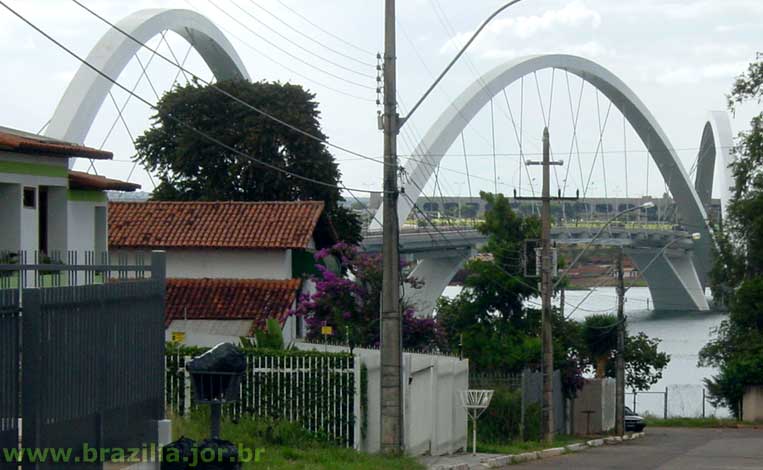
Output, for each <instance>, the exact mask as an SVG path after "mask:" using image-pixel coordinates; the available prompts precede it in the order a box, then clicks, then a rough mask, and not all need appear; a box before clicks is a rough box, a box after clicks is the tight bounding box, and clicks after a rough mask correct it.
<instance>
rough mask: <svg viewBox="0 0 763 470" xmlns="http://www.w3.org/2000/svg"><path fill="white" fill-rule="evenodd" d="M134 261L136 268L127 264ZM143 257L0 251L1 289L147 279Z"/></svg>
mask: <svg viewBox="0 0 763 470" xmlns="http://www.w3.org/2000/svg"><path fill="white" fill-rule="evenodd" d="M128 261H132V263H133V264H128ZM149 261H150V259H148V258H147V257H146V256H145V254H144V253H137V254H135V255H134V257H133V258H132V259H130V258H128V257H127V256H126V255H125V254H120V255H117V256H113V255H111V254H110V253H108V252H95V251H87V250H71V251H63V252H61V251H51V252H50V253H45V252H42V251H0V266H1V267H2V268H0V289H18V288H22V289H23V288H26V287H65V286H81V285H93V284H104V283H106V282H108V281H113V280H126V279H145V278H147V277H149V276H150V274H151V267H150V265H149Z"/></svg>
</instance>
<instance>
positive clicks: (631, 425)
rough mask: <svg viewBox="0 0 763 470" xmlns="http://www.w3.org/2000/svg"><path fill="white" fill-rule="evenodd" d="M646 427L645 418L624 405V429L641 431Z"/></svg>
mask: <svg viewBox="0 0 763 470" xmlns="http://www.w3.org/2000/svg"><path fill="white" fill-rule="evenodd" d="M645 427H646V420H645V419H644V418H642V417H641V416H639V415H637V414H636V413H634V412H633V411H632V410H631V409H630V408H628V407H627V406H626V407H625V430H626V431H633V432H641V431H643V430H644V428H645Z"/></svg>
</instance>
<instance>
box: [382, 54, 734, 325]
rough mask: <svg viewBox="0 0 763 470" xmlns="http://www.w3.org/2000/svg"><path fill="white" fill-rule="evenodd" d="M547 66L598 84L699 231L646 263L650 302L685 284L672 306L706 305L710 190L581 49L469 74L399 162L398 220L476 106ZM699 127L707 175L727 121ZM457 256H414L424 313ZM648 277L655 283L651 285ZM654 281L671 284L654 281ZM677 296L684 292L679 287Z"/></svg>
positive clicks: (725, 158)
mask: <svg viewBox="0 0 763 470" xmlns="http://www.w3.org/2000/svg"><path fill="white" fill-rule="evenodd" d="M551 68H553V69H560V70H565V71H567V72H569V73H571V74H574V75H577V76H579V77H580V78H582V79H583V80H585V81H587V82H588V83H590V84H591V85H593V86H594V87H595V88H596V89H598V90H599V91H600V92H601V93H602V94H604V95H605V96H606V97H607V98H608V99H609V100H610V101H611V102H612V104H613V105H614V106H616V107H617V108H618V109H619V110H620V112H621V113H622V114H623V115H624V116H625V118H626V119H627V120H628V122H629V123H630V125H631V126H632V127H633V129H634V130H635V131H636V133H637V134H638V136H639V138H640V139H641V141H642V142H643V144H644V145H645V146H646V148H647V150H648V151H649V153H650V155H651V157H652V159H653V160H654V162H655V163H656V165H657V167H658V168H659V170H660V173H661V174H662V177H663V179H664V180H665V182H666V184H667V186H668V188H669V189H670V191H671V193H672V195H673V198H674V199H675V201H676V204H677V208H678V211H679V213H680V215H681V218H682V221H683V224H684V225H685V226H686V227H687V229H688V230H689V231H690V232H699V233H700V234H701V238H700V239H699V240H697V241H695V242H694V243H693V251H694V255H693V256H689V257H687V256H684V257H683V258H680V259H678V258H673V259H669V257H668V255H667V254H662V255H660V257H659V258H660V259H658V260H657V261H656V262H655V263H653V264H654V265H653V266H652V267H651V268H650V271H653V272H652V273H651V275H649V274H645V277H647V280H648V281H649V277H652V280H651V281H652V282H650V289H652V295H653V298H654V300H655V304H656V306H658V305H659V304H662V305H668V304H671V302H670V301H668V300H666V299H667V298H668V297H669V296H672V295H675V294H673V293H667V292H668V289H670V290H673V291H679V290H680V291H683V294H684V295H683V299H681V300H679V301H677V302H673V303H672V304H671V305H675V307H676V308H680V309H683V308H686V309H698V310H707V309H708V308H709V306H708V303H707V300H706V299H705V296H704V286H705V283H706V277H707V276H706V275H707V273H708V272H709V271H710V268H711V262H712V261H711V247H712V244H713V235H712V228H711V226H710V224H709V220H708V215H707V211H706V205H705V204H706V203H709V200H710V198H709V196H707V197H706V198H704V199H703V198H701V197H700V195H699V194H698V191H697V190H696V189H695V184H694V183H693V182H692V181H691V180H690V178H689V175H688V174H687V172H686V170H685V169H684V166H683V164H682V163H681V161H680V159H679V158H678V155H677V154H676V151H675V148H674V147H673V145H671V143H670V141H669V139H668V137H667V135H666V134H665V132H664V131H663V130H662V128H661V127H660V125H659V123H658V122H657V120H656V119H655V118H654V116H653V115H652V114H651V112H650V111H649V109H648V108H647V107H646V105H645V104H644V103H643V102H642V101H641V100H640V99H639V98H638V97H637V96H636V94H635V93H634V92H633V91H632V90H631V89H630V88H629V87H628V86H627V85H626V84H625V83H624V82H623V81H622V80H620V79H619V78H618V77H617V76H615V75H614V74H613V73H612V72H610V71H609V70H607V69H606V68H604V67H602V66H601V65H599V64H597V63H595V62H592V61H590V60H588V59H584V58H582V57H577V56H573V55H566V54H551V55H535V56H528V57H523V58H519V59H515V60H512V61H509V62H507V63H505V64H502V65H499V66H497V67H496V68H494V69H493V70H492V71H490V72H488V73H487V74H485V75H484V76H482V77H480V78H479V79H477V80H476V81H475V82H473V83H472V84H471V85H470V86H469V87H468V88H467V89H466V90H465V91H464V92H463V93H461V95H460V96H459V97H458V98H457V99H456V100H455V101H454V102H453V105H452V106H449V107H448V109H447V110H446V111H445V112H443V114H442V115H441V116H440V118H439V119H438V120H437V121H436V122H435V123H434V125H433V126H432V127H431V128H430V129H429V131H428V132H427V133H426V134H425V136H424V137H423V139H422V140H421V141H420V142H419V144H418V145H417V147H416V149H415V150H414V152H413V155H414V156H415V157H416V158H415V159H409V161H408V163H407V165H406V167H405V173H406V175H407V180H406V181H404V182H403V183H402V184H401V190H402V191H405V193H406V194H407V195H408V197H407V198H400V199H399V200H398V217H399V222H400V223H401V224H402V222H403V221H405V220H406V219H407V217H408V215H409V214H410V212H411V210H412V209H413V201H415V200H417V199H418V197H419V196H420V193H421V188H424V187H425V185H426V183H427V182H428V181H429V179H430V178H431V177H432V176H433V174H434V172H435V169H436V168H437V167H438V164H439V163H440V160H441V159H442V158H443V155H444V154H445V152H446V151H447V150H448V149H449V148H450V147H451V145H452V144H453V143H454V142H455V140H456V139H457V138H458V136H459V135H460V134H461V132H462V131H463V130H464V128H465V127H466V126H467V124H468V123H469V122H470V121H471V120H472V119H473V118H474V117H475V116H476V115H477V113H478V112H479V111H480V110H481V109H482V108H483V107H485V106H486V105H487V104H488V103H489V102H490V100H491V99H492V98H493V97H494V96H495V95H497V94H498V93H501V92H502V90H503V89H504V88H506V87H508V86H509V85H511V84H512V83H514V82H515V81H517V80H519V79H520V78H522V77H524V76H526V75H529V74H533V73H534V72H537V71H539V70H543V69H551ZM705 133H706V134H708V136H710V137H703V148H704V149H705V150H704V152H705V153H706V157H705V158H703V159H700V161H699V163H700V164H701V168H698V172H700V171H701V175H702V177H703V178H705V176H704V175H705V174H706V173H707V171H708V170H709V174H710V176H709V179H710V180H712V178H713V174H714V168H715V162H716V160H718V161H719V162H723V163H725V164H728V163H729V162H730V158H729V155H728V146H729V144H728V142H729V141H730V128H729V126H728V120H727V118H726V121H724V120H723V117H722V116H720V114H718V113H713V114H711V118H710V120H709V122H708V124H707V126H706V129H705ZM711 137H712V138H711ZM723 149H725V150H726V152H725V153H723V152H722V150H723ZM716 153H719V154H720V155H721V158H719V159H716V158H715V155H716ZM711 154H712V155H711ZM708 167H709V168H708ZM727 173H728V172H727V171H726V172H723V174H724V176H723V177H722V180H723V185H724V190H725V191H726V196H727V195H728V188H729V184H728V176H727ZM697 185H698V187H700V188H702V190H703V195H704V194H705V191H706V190H705V188H707V181H706V178H705V179H699V178H698V180H697ZM710 185H711V186H710V193H712V181H711V182H710ZM710 193H708V194H710ZM722 194H723V190H722ZM726 196H724V204H725V203H726V202H727V197H726ZM383 214H384V212H383V207H380V208H379V209H378V211H377V213H376V218H375V220H374V221H373V222H372V223H371V227H370V228H371V230H375V229H376V230H378V229H380V228H381V227H380V222H379V221H381V223H383ZM640 254H641V256H635V255H637V254H634V256H633V258H634V260H635V261H636V263H637V264H639V265H644V264H646V262H645V260H647V259H651V257H650V258H647V257H646V256H645V255H644V253H643V252H642V253H640ZM687 258H688V259H687ZM462 263H463V257H462V258H461V259H460V261H459V258H457V257H453V258H452V259H451V258H442V257H441V258H437V259H422V260H421V261H419V265H418V266H417V268H416V270H415V272H414V275H416V276H418V277H419V278H421V279H427V280H428V282H430V283H431V285H429V286H427V287H425V288H424V289H423V290H422V291H421V292H416V293H414V296H415V297H417V298H416V299H414V300H416V301H418V302H419V304H420V310H423V311H424V312H425V313H426V312H431V309H432V307H433V304H434V300H433V299H435V298H436V296H439V295H440V293H441V292H442V290H443V289H444V288H445V286H447V284H448V283H449V281H450V279H451V278H452V276H453V275H454V274H455V273H456V272H457V271H458V269H459V267H460V266H461V264H462ZM642 267H643V266H642ZM446 278H447V279H446ZM652 284H654V286H651V285H652ZM658 285H659V286H666V285H667V286H669V287H657V286H658ZM659 289H663V290H664V292H662V293H660V292H658V290H659ZM678 297H682V296H681V295H678Z"/></svg>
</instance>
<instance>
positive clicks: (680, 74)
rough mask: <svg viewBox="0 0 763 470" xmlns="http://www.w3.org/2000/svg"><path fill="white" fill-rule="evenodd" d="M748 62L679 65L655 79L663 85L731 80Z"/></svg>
mask: <svg viewBox="0 0 763 470" xmlns="http://www.w3.org/2000/svg"><path fill="white" fill-rule="evenodd" d="M747 65H748V64H747V62H726V63H717V64H709V65H704V66H684V67H677V68H673V69H672V70H669V71H668V72H665V73H663V74H661V75H657V76H656V77H655V78H654V80H655V81H656V82H657V83H660V84H662V85H688V84H695V83H701V82H704V81H707V80H723V81H726V82H729V83H730V82H731V81H732V80H733V79H734V77H736V76H737V75H739V74H740V73H741V72H743V71H744V70H745V69H746V68H747Z"/></svg>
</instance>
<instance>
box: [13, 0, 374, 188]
mask: <svg viewBox="0 0 763 470" xmlns="http://www.w3.org/2000/svg"><path fill="white" fill-rule="evenodd" d="M73 1H75V2H76V0H73ZM0 5H2V6H3V7H4V8H5V9H6V10H8V11H10V12H11V13H12V14H13V15H15V16H16V17H18V18H19V19H20V20H21V21H23V22H24V23H26V24H27V25H29V26H30V27H31V28H32V29H34V30H35V31H37V32H38V33H40V34H41V35H42V36H44V37H45V38H46V39H48V40H49V41H51V42H52V43H53V44H55V45H56V46H58V47H59V48H60V49H62V50H64V51H65V52H66V53H68V54H69V55H71V56H72V57H74V58H75V59H77V60H78V61H79V62H81V63H82V64H83V65H85V66H86V67H88V68H89V69H91V70H92V71H93V72H95V73H97V74H98V75H100V76H101V77H103V78H105V79H106V80H108V81H109V82H111V83H112V84H113V85H116V86H117V87H119V88H120V89H121V90H122V91H124V92H126V93H128V94H130V95H132V96H133V97H134V98H135V99H137V100H138V101H140V102H142V103H143V104H145V105H146V106H148V107H150V108H151V109H154V110H155V111H159V109H158V108H157V107H156V106H155V105H153V104H151V103H150V102H149V101H148V100H146V99H145V98H143V97H142V96H140V95H138V94H136V93H134V92H132V91H130V89H129V88H127V87H126V86H124V85H122V84H121V83H119V82H118V81H116V80H114V79H113V78H111V77H109V76H108V75H106V74H105V73H104V72H103V71H101V70H100V69H98V68H97V67H95V66H94V65H93V64H91V63H90V62H88V61H87V60H85V59H83V58H82V57H80V56H79V55H78V54H77V53H75V52H74V51H72V50H71V49H69V48H68V47H66V46H65V45H63V44H62V43H61V42H59V41H58V40H56V39H55V38H54V37H53V36H51V35H49V34H48V33H46V32H45V31H44V30H42V29H41V28H40V27H38V26H37V25H35V24H34V23H32V22H31V21H30V20H28V19H27V18H26V17H24V16H23V15H21V14H20V13H18V12H17V11H16V10H14V9H13V8H11V7H9V6H8V5H7V4H6V3H5V2H4V1H3V0H0ZM157 55H158V56H160V57H161V54H158V53H157ZM165 60H166V59H165ZM263 113H264V112H263ZM166 117H167V118H168V119H170V120H172V121H174V122H175V123H177V124H178V125H180V126H182V127H185V128H186V129H188V130H190V131H192V132H194V133H196V134H198V135H200V136H201V137H203V138H204V139H206V140H208V141H210V142H212V143H214V144H216V145H218V146H220V147H223V148H225V149H226V150H228V151H230V152H233V153H235V154H236V155H239V156H241V157H243V158H246V159H248V160H251V161H253V162H255V163H257V164H259V165H262V166H264V167H266V168H268V169H271V170H274V171H277V172H279V173H282V174H284V175H287V176H291V177H293V178H296V179H300V180H302V181H306V182H309V183H313V184H317V185H320V186H324V187H330V188H333V189H343V190H346V191H355V192H362V193H376V192H378V191H371V190H367V189H357V188H349V187H346V186H344V185H340V184H334V183H327V182H325V181H320V180H316V179H314V178H310V177H307V176H302V175H298V174H296V173H293V172H291V171H289V170H285V169H283V168H279V167H277V166H275V165H273V164H271V163H268V162H265V161H262V160H260V159H257V158H255V157H252V156H251V155H249V154H246V153H244V152H242V151H240V150H237V149H235V148H233V147H231V146H229V145H227V144H225V143H224V142H221V141H220V140H219V139H217V138H215V137H213V136H211V135H209V134H208V133H206V132H204V131H202V130H200V129H197V128H196V127H194V126H192V125H190V124H188V123H186V122H185V121H182V120H180V119H178V118H176V117H174V116H173V115H171V114H167V115H166ZM274 119H275V118H274ZM279 121H280V120H279ZM280 122H282V121H280ZM295 129H296V128H295ZM301 133H304V134H307V135H308V136H309V135H310V134H308V133H306V132H304V131H301Z"/></svg>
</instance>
